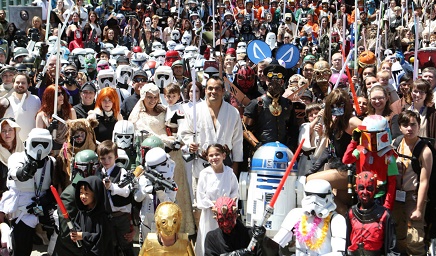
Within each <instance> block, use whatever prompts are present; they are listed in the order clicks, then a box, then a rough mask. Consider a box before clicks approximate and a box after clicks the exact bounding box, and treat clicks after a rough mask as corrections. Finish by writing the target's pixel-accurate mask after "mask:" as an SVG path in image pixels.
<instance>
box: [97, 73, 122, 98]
mask: <svg viewBox="0 0 436 256" xmlns="http://www.w3.org/2000/svg"><path fill="white" fill-rule="evenodd" d="M115 80H116V79H115V71H113V70H112V69H104V70H100V72H98V74H97V85H98V90H99V91H100V90H101V89H103V88H105V87H112V88H114V89H115V90H116V91H117V94H118V98H119V99H120V103H122V102H123V101H124V99H127V98H128V97H129V96H130V93H129V92H128V91H127V90H126V89H122V88H117V87H116V83H115Z"/></svg>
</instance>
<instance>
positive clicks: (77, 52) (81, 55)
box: [71, 48, 86, 70]
mask: <svg viewBox="0 0 436 256" xmlns="http://www.w3.org/2000/svg"><path fill="white" fill-rule="evenodd" d="M71 54H72V55H74V56H77V58H78V59H79V62H80V67H79V69H80V70H83V69H85V55H86V50H85V49H83V48H76V49H74V50H73V51H72V52H71Z"/></svg>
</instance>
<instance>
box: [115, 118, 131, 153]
mask: <svg viewBox="0 0 436 256" xmlns="http://www.w3.org/2000/svg"><path fill="white" fill-rule="evenodd" d="M112 141H113V142H115V143H116V144H117V146H118V148H121V149H126V148H130V147H131V146H132V145H133V142H134V141H135V127H134V126H133V123H132V122H130V121H127V120H120V121H118V122H117V123H116V124H115V126H114V131H113V133H112Z"/></svg>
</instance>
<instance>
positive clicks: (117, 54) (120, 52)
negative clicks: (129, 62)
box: [110, 47, 125, 60]
mask: <svg viewBox="0 0 436 256" xmlns="http://www.w3.org/2000/svg"><path fill="white" fill-rule="evenodd" d="M110 53H111V58H112V59H115V60H117V59H118V57H120V56H124V55H125V52H124V49H123V48H120V47H117V48H114V49H112V50H111V51H110Z"/></svg>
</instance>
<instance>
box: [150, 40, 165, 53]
mask: <svg viewBox="0 0 436 256" xmlns="http://www.w3.org/2000/svg"><path fill="white" fill-rule="evenodd" d="M151 49H152V50H153V51H157V50H163V45H162V43H161V42H153V44H152V45H151Z"/></svg>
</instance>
